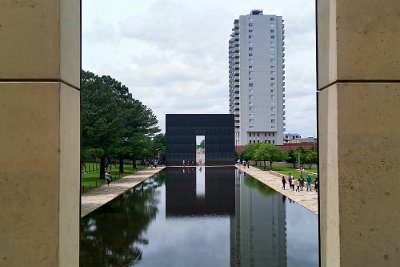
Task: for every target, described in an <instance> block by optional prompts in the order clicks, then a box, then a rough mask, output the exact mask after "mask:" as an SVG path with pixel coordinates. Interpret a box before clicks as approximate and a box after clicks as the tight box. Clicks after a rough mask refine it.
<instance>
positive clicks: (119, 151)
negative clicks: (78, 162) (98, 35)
mask: <svg viewBox="0 0 400 267" xmlns="http://www.w3.org/2000/svg"><path fill="white" fill-rule="evenodd" d="M81 77H82V91H81V98H82V150H83V153H82V154H84V155H93V153H90V151H101V153H97V156H99V158H100V178H104V172H105V169H106V167H107V166H106V160H107V159H108V162H110V161H111V158H116V159H119V162H120V172H123V171H124V170H123V160H124V159H125V158H130V159H132V160H133V165H134V168H136V165H135V162H136V159H138V158H140V157H143V156H149V155H150V154H151V150H152V148H151V146H152V143H151V139H152V138H153V137H154V135H155V134H156V133H158V132H159V131H160V130H159V128H158V127H157V126H156V125H157V118H156V116H155V115H154V114H153V112H152V110H151V109H149V108H148V107H146V106H145V105H143V104H142V103H141V102H140V101H138V100H136V99H134V98H133V97H132V94H131V93H130V92H129V89H128V87H126V86H125V85H123V84H121V82H119V81H117V80H115V79H113V78H112V77H110V76H105V75H104V76H101V77H99V76H97V75H95V74H94V73H91V72H89V71H82V76H81Z"/></svg>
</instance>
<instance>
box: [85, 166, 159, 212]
mask: <svg viewBox="0 0 400 267" xmlns="http://www.w3.org/2000/svg"><path fill="white" fill-rule="evenodd" d="M164 168H165V167H159V168H157V169H150V168H147V169H145V170H142V171H138V172H136V173H134V174H131V175H128V176H125V177H123V178H121V179H119V180H117V181H115V182H112V183H110V185H109V186H107V185H103V186H101V187H98V188H96V189H93V190H91V191H89V192H87V193H84V194H82V196H81V218H83V217H85V216H86V215H88V214H89V213H91V212H92V211H94V210H95V209H98V208H100V207H101V206H103V205H104V204H106V203H108V202H110V201H111V200H113V199H114V198H116V197H118V196H119V195H121V194H122V193H124V192H125V191H127V190H129V189H131V188H132V187H134V186H136V185H138V184H140V183H141V182H143V181H144V180H146V179H148V178H149V177H151V176H153V175H154V174H156V173H158V172H160V171H161V170H163V169H164Z"/></svg>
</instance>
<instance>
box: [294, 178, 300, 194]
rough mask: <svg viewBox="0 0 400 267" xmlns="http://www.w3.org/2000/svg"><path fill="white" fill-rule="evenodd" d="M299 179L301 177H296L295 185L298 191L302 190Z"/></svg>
mask: <svg viewBox="0 0 400 267" xmlns="http://www.w3.org/2000/svg"><path fill="white" fill-rule="evenodd" d="M299 180H300V178H299V179H294V186H295V187H296V192H299V191H300V182H299Z"/></svg>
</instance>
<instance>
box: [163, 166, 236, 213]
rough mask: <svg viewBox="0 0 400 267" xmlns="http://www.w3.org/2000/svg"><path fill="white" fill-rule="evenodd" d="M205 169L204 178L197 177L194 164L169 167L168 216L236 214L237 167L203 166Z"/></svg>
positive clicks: (167, 189) (167, 185) (167, 181)
mask: <svg viewBox="0 0 400 267" xmlns="http://www.w3.org/2000/svg"><path fill="white" fill-rule="evenodd" d="M197 169H198V170H199V167H197ZM198 170H197V171H198ZM202 172H205V177H204V178H203V177H202V176H200V177H196V168H195V167H193V168H170V167H169V168H167V169H166V173H167V177H166V181H165V184H166V191H167V192H166V214H167V216H203V215H234V213H235V181H234V179H233V177H234V175H235V168H234V167H230V168H206V167H203V168H202ZM196 179H197V180H199V179H204V182H200V183H199V182H198V181H197V183H196ZM202 184H204V189H203V188H200V190H199V188H198V187H199V185H200V186H201V187H203V186H202Z"/></svg>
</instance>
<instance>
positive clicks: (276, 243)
mask: <svg viewBox="0 0 400 267" xmlns="http://www.w3.org/2000/svg"><path fill="white" fill-rule="evenodd" d="M199 175H200V176H201V177H199ZM203 175H204V176H203ZM199 179H200V180H199ZM287 200H288V199H286V198H284V197H282V195H280V194H279V193H277V192H276V191H274V190H273V189H271V188H269V187H267V186H265V185H264V184H262V183H260V182H258V181H257V180H255V179H253V178H250V177H248V176H246V175H245V174H244V173H241V172H240V171H239V170H236V169H235V168H211V167H207V168H205V167H202V170H201V171H200V169H199V167H197V169H196V168H195V167H194V168H184V169H183V168H167V169H166V170H165V171H163V172H162V173H161V175H160V177H157V178H154V179H153V180H150V181H148V182H146V184H145V185H144V186H143V188H137V189H135V190H131V191H130V192H128V193H126V194H124V195H122V196H121V197H119V198H117V199H116V200H114V201H112V202H111V203H109V204H108V205H106V206H104V207H102V208H101V209H99V210H97V211H95V212H93V213H91V214H89V215H88V216H86V217H85V218H84V219H83V220H82V242H81V266H133V265H135V264H139V265H140V266H296V267H300V266H318V243H317V240H318V239H317V238H318V237H317V217H316V215H315V214H311V213H310V212H309V211H307V210H305V209H304V208H302V207H301V206H299V205H297V204H296V203H291V200H290V199H289V201H287Z"/></svg>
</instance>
